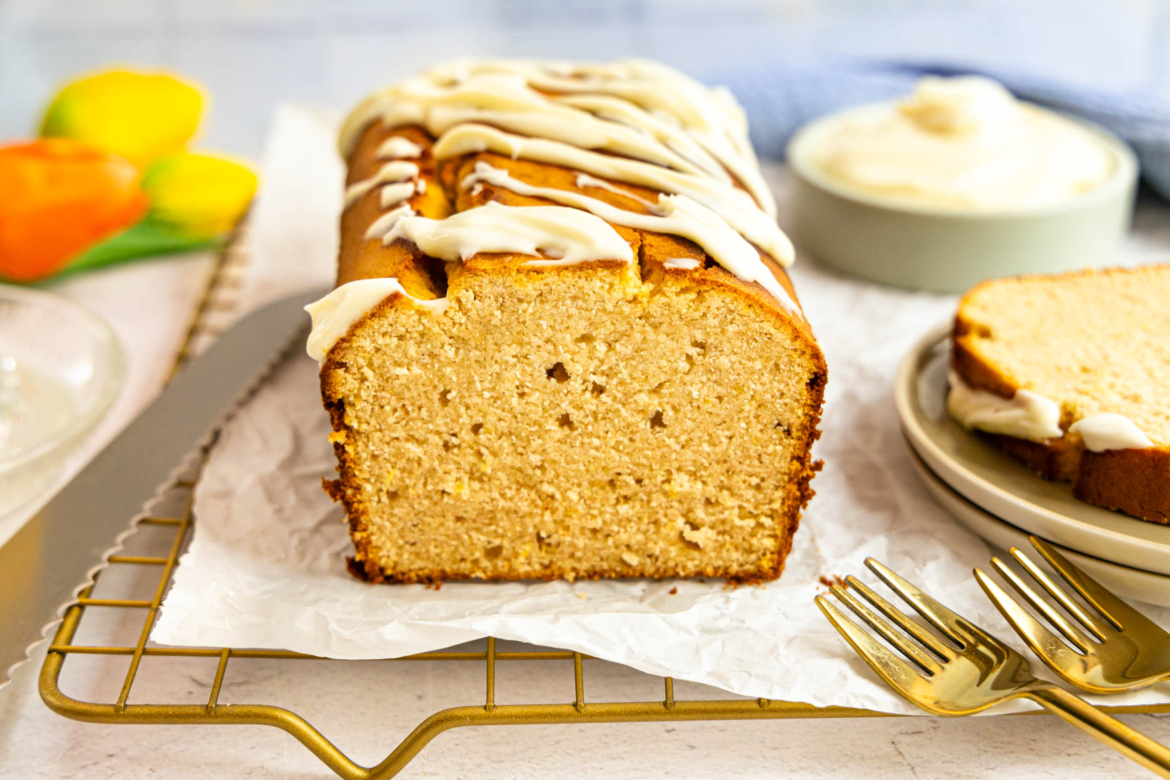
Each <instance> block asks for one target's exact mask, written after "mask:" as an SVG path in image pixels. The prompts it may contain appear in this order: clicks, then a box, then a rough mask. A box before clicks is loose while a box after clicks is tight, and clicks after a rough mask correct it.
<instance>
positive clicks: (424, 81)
mask: <svg viewBox="0 0 1170 780" xmlns="http://www.w3.org/2000/svg"><path fill="white" fill-rule="evenodd" d="M373 121H380V122H382V123H383V124H384V125H385V126H388V127H399V126H404V125H421V126H422V127H424V128H425V129H426V130H427V131H428V132H429V133H430V134H431V135H433V136H436V141H435V143H434V145H433V146H432V148H431V152H432V154H433V156H434V157H435V159H444V158H450V157H459V156H462V155H466V154H471V153H477V152H483V151H492V152H496V153H499V154H505V155H510V156H511V157H512V158H513V159H519V158H523V159H527V160H532V161H536V162H542V163H548V164H552V165H559V166H564V167H568V168H571V169H573V170H575V171H577V172H578V176H577V182H576V183H577V187H578V188H579V189H585V188H588V187H593V188H600V189H604V190H607V191H609V192H613V193H616V194H619V195H622V196H623V197H627V198H630V199H632V200H633V201H635V202H638V203H641V204H642V205H644V206H645V207H646V209H647V210H648V211H649V212H650V214H643V213H639V212H637V211H631V210H628V209H622V208H618V207H616V206H613V205H611V204H609V203H606V202H605V201H602V200H598V199H597V198H592V197H589V196H587V195H585V194H583V193H580V192H575V191H572V190H558V189H554V188H549V187H538V186H535V185H532V184H528V183H526V182H523V181H520V180H517V179H515V178H513V177H512V176H510V175H509V173H508V172H507V171H503V170H500V169H498V168H495V167H493V166H490V165H486V164H484V163H482V162H481V163H479V164H477V166H476V169H475V172H474V173H472V174H471V175H469V176H468V177H466V178H465V179H464V181H463V182H462V183H461V185H462V186H463V187H464V188H465V189H466V188H470V189H471V192H472V193H473V194H476V193H478V192H479V191H480V190H481V189H482V186H483V184H482V182H485V181H486V182H490V183H491V184H493V185H495V186H498V187H504V188H507V189H510V190H512V191H514V192H517V193H520V194H527V195H530V196H533V197H542V198H545V199H548V200H552V201H554V202H556V203H560V204H564V205H561V206H536V207H522V208H521V207H506V206H502V205H500V204H498V203H494V202H493V203H489V204H487V205H485V206H482V207H479V208H475V209H470V210H468V211H464V212H460V213H457V214H454V215H452V216H450V217H447V218H446V219H443V220H433V219H428V218H424V217H420V216H417V215H416V214H415V212H414V211H413V210H412V209H411V208H410V206H409V205H407V204H405V203H404V201H405V200H407V199H408V198H410V197H411V196H412V195H413V194H414V193H416V192H418V193H423V192H426V182H425V181H423V180H421V179H418V178H417V177H418V166H417V165H415V164H414V163H409V162H405V161H403V160H400V159H397V158H417V157H419V156H421V155H422V153H423V148H422V147H421V146H419V145H418V144H415V143H413V142H411V141H409V140H408V139H405V138H402V137H399V136H393V137H390V138H388V139H386V140H385V141H383V142H382V143H381V144H380V145H379V147H378V148H377V150H376V152H375V155H376V157H377V158H378V159H391V160H392V162H389V163H387V164H386V165H384V166H383V167H382V168H381V169H380V170H379V171H378V173H377V174H375V175H374V176H373V177H371V178H369V179H366V180H364V181H361V182H355V183H354V184H353V185H350V187H349V188H348V189H347V190H346V201H345V202H346V206H347V207H348V206H350V205H352V204H353V203H354V202H356V201H357V200H358V199H359V198H361V197H362V196H364V195H365V194H366V193H368V192H370V191H371V190H372V189H373V188H375V187H378V186H381V187H382V190H381V193H380V203H381V206H382V208H383V209H388V208H392V207H396V208H392V210H391V211H388V212H387V213H385V214H383V215H382V216H381V217H379V218H378V219H377V220H375V221H374V223H373V224H371V225H370V226H369V228H368V229H367V230H366V233H365V236H366V238H367V239H371V240H372V239H379V238H380V239H381V240H382V241H383V242H384V243H386V244H390V243H393V242H394V241H396V240H397V239H399V238H404V239H407V240H410V241H413V242H414V243H415V244H417V245H418V247H419V249H420V250H421V251H422V252H424V253H425V254H427V255H430V256H432V257H437V258H440V259H443V260H447V261H448V262H452V261H459V260H466V259H467V258H469V257H471V256H472V255H475V254H477V253H480V252H508V253H516V254H525V255H539V257H538V258H536V259H533V260H530V261H528V262H526V263H525V265H534V266H547V265H568V264H572V263H580V262H587V261H590V260H604V259H617V260H621V261H623V262H626V263H632V262H633V259H634V258H633V252H632V250H631V249H630V247H629V245H628V244H627V243H626V242H625V241H624V240H623V239H622V238H621V236H620V235H619V234H618V233H617V231H616V230H614V228H613V227H612V226H611V224H610V223H612V224H616V225H622V226H627V227H631V228H636V229H643V230H648V231H653V232H658V233H668V234H673V235H678V236H681V237H684V238H687V239H690V240H691V241H694V242H695V243H697V244H698V245H699V246H701V247H702V248H703V249H704V250H705V251H706V252H707V253H708V254H709V255H711V257H712V258H713V259H714V260H715V262H717V263H719V264H720V265H721V266H723V267H724V268H725V269H727V270H728V271H729V272H731V273H732V274H734V275H736V276H738V277H739V278H741V279H744V280H745V281H749V282H757V283H758V284H760V285H761V286H762V287H763V288H764V289H766V290H767V291H768V292H769V293H771V294H772V295H773V296H774V297H775V298H776V299H777V300H778V301H780V302H781V303H782V304H784V305H785V306H787V307H788V308H790V309H791V310H792V311H794V312H796V313H797V314H798V315H799V311H800V310H799V308H798V307H797V306H796V303H795V302H794V301H793V300H792V298H791V297H790V296H789V295H788V293H787V291H786V290H785V289H784V287H783V286H782V285H781V284H780V283H779V281H778V280H777V279H776V278H775V276H773V274H772V273H771V272H770V271H769V269H768V266H767V264H765V263H764V261H763V260H762V259H761V257H760V254H759V252H760V251H763V252H765V253H767V254H768V255H770V256H771V257H772V258H774V259H775V260H776V261H777V262H778V263H780V264H781V265H785V266H786V265H789V264H791V262H792V260H793V256H794V252H793V248H792V244H791V242H790V241H789V240H788V238H787V236H785V235H784V234H783V232H781V231H780V228H779V227H778V226H777V225H776V222H775V215H776V206H775V201H774V200H773V198H772V194H771V192H770V191H769V190H768V188H767V186H766V184H765V183H764V180H763V177H762V175H761V173H760V170H759V165H758V162H757V160H756V157H755V153H754V151H753V150H752V147H751V144H750V142H749V141H748V136H747V122H746V119H745V116H744V113H743V110H742V109H741V108H740V107H739V105H738V104H737V103H736V102H735V99H734V98H733V97H732V96H731V94H730V93H729V92H727V91H726V90H723V89H720V88H717V89H709V88H707V87H705V86H703V85H702V84H700V83H699V82H697V81H694V80H693V79H690V78H688V77H686V76H683V75H682V74H680V73H678V72H676V71H674V70H672V69H670V68H667V67H666V66H663V65H659V64H656V63H652V62H646V61H641V60H623V61H619V62H616V63H611V64H574V63H566V62H556V61H547V62H539V61H527V60H483V61H471V60H462V61H457V62H453V63H449V64H447V65H445V66H440V67H438V68H435V69H433V70H431V71H429V72H427V73H426V74H425V75H423V76H420V77H416V78H413V79H408V80H406V81H404V82H401V83H399V84H398V85H396V86H393V87H391V88H389V89H387V90H384V91H382V92H380V93H378V94H376V95H373V96H371V97H370V98H368V99H367V100H365V101H364V102H363V103H362V104H361V105H360V106H359V107H358V108H357V109H356V110H355V111H354V112H353V113H352V114H351V115H350V117H349V118H348V119H347V120H346V123H345V125H344V127H343V128H342V133H341V146H342V151H343V153H344V154H345V155H346V156H347V157H348V156H349V154H350V153H351V152H352V150H353V146H354V144H355V143H356V140H357V138H358V135H359V134H360V133H361V132H362V130H363V129H364V128H365V127H366V125H367V124H369V123H370V122H373ZM598 177H601V178H598ZM606 179H608V180H611V181H613V182H619V183H624V184H630V185H637V186H641V187H646V188H649V189H652V190H656V191H658V192H659V193H661V194H660V195H659V197H658V201H657V202H653V201H650V200H648V199H646V198H643V197H640V196H638V195H635V194H632V193H630V192H628V191H626V190H624V189H622V188H621V187H619V186H615V185H614V184H613V183H611V181H606ZM741 185H742V187H743V189H741V188H740V186H741ZM666 266H667V267H669V268H681V269H695V268H699V267H701V266H702V262H701V261H699V260H695V259H692V258H674V259H671V260H668V261H667V262H666ZM367 283H368V284H367ZM351 285H359V287H357V288H351ZM362 285H364V287H363V286H362ZM345 288H351V290H350V293H349V294H348V296H347V297H345V296H343V297H342V298H340V299H338V300H340V301H341V303H337V302H336V301H335V302H334V303H333V304H330V306H325V307H323V308H322V309H321V310H320V311H321V312H332V311H334V310H338V311H344V312H345V316H341V315H330V316H329V320H330V321H333V320H336V321H337V322H339V323H344V328H343V329H342V333H344V330H345V329H347V328H348V327H349V325H351V324H352V323H353V322H354V321H356V319H358V318H359V317H360V312H359V313H357V314H353V312H356V311H357V310H358V308H360V306H362V305H365V306H367V308H372V307H373V306H375V305H377V303H378V301H379V300H381V298H379V297H378V296H379V294H381V295H382V297H385V296H386V295H390V294H392V293H394V292H401V293H403V294H405V292H404V291H403V290H402V288H401V285H399V284H398V283H397V281H396V280H394V279H369V280H361V281H360V282H352V283H350V285H345V287H344V288H339V290H338V291H334V293H331V294H330V296H326V299H322V301H319V302H318V304H324V302H325V301H326V300H328V299H329V298H331V297H332V296H334V295H335V294H336V293H338V292H339V291H340V290H341V289H345ZM356 290H361V293H360V294H358V293H357V292H355V291H356ZM428 305H431V304H430V302H428ZM315 306H317V304H314V307H315ZM312 308H313V307H310V309H312ZM322 316H324V314H322ZM321 321H322V322H324V321H325V320H324V319H322V320H321ZM317 323H318V315H317V314H314V332H315V333H316V331H317ZM331 327H332V326H331ZM338 327H340V326H338ZM336 330H337V328H336V327H334V328H333V330H332V331H329V332H330V333H332V332H333V331H336ZM340 335H341V334H340V333H339V334H337V335H335V336H334V337H333V338H332V341H328V339H327V338H324V337H321V338H317V339H316V340H315V341H314V339H313V338H311V339H310V341H311V342H312V343H315V344H317V348H316V351H317V352H319V353H320V354H321V355H323V354H324V351H326V350H327V349H328V348H329V347H331V346H332V344H333V343H334V342H336V340H337V338H340ZM326 341H328V346H326V347H324V350H322V349H320V347H321V344H324V343H326ZM314 351H315V350H314V348H313V347H311V348H310V352H311V353H313V352H314ZM319 359H320V358H319Z"/></svg>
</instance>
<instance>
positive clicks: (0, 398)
mask: <svg viewBox="0 0 1170 780" xmlns="http://www.w3.org/2000/svg"><path fill="white" fill-rule="evenodd" d="M125 374H126V359H125V356H124V354H123V352H122V348H121V346H120V345H119V343H118V340H117V337H115V335H114V333H113V331H111V330H110V328H109V326H107V325H106V324H105V323H104V322H103V321H102V320H100V319H99V318H98V317H97V316H95V315H94V314H92V313H90V312H89V311H88V310H86V309H84V308H82V307H81V306H79V305H78V304H76V303H74V302H72V301H70V300H69V299H67V298H64V297H62V296H59V295H53V294H50V293H47V292H42V291H40V290H32V289H27V288H23V287H15V286H12V285H5V284H0V518H4V517H6V516H8V515H10V514H12V513H14V512H15V511H16V510H18V509H21V508H24V507H27V506H28V505H29V503H30V502H31V501H32V500H33V499H35V498H37V497H39V496H42V495H43V493H44V492H45V491H46V490H49V489H51V488H52V487H53V486H54V484H55V482H56V480H57V478H58V477H59V475H60V473H61V469H62V468H63V467H64V465H65V461H66V458H67V457H68V456H69V455H70V454H71V453H72V452H73V451H74V450H75V449H76V448H77V446H78V445H79V444H80V443H81V442H82V440H83V438H84V436H85V434H86V433H88V432H89V431H90V430H91V429H92V428H93V426H94V425H95V424H96V423H97V422H98V420H100V419H101V418H102V417H103V416H104V415H105V414H106V412H108V411H109V409H110V406H111V405H112V404H113V402H114V400H115V399H116V398H117V397H118V393H119V391H120V390H121V388H122V384H123V382H124V380H125Z"/></svg>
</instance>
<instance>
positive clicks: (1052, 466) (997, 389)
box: [952, 269, 1170, 525]
mask: <svg viewBox="0 0 1170 780" xmlns="http://www.w3.org/2000/svg"><path fill="white" fill-rule="evenodd" d="M1125 273H1131V271H1129V270H1128V269H1106V270H1087V271H1078V272H1074V273H1073V274H1066V275H1064V276H1065V277H1069V276H1077V275H1080V276H1091V275H1095V274H1105V275H1107V274H1125ZM1049 278H1061V277H1046V276H1042V275H1037V276H1024V277H1019V280H1020V281H1026V280H1036V279H1049ZM997 283H1003V282H1002V281H997V280H993V281H989V282H983V283H981V284H979V285H977V286H975V287H974V288H972V289H971V290H969V291H968V292H967V293H966V295H964V296H963V298H962V299H961V300H960V301H959V309H958V313H957V314H956V316H955V324H954V329H953V332H952V345H953V359H952V367H953V368H954V370H955V373H956V374H958V375H959V377H960V378H962V380H963V381H964V382H966V383H967V384H968V385H970V386H971V387H973V388H975V389H977V390H985V391H987V392H989V393H994V394H995V395H998V396H1001V397H1003V398H1011V397H1013V396H1014V395H1015V393H1016V391H1017V390H1018V389H1019V388H1018V387H1017V386H1016V385H1015V383H1014V382H1013V381H1012V380H1011V378H1010V377H1007V376H1005V375H1004V374H1003V373H1002V372H1001V371H1000V370H999V369H998V368H996V366H994V365H992V364H991V363H989V362H987V361H985V360H984V359H983V358H981V357H980V355H979V354H978V352H977V350H976V349H975V348H974V346H973V345H974V342H975V340H976V338H977V336H978V335H979V328H980V326H979V325H978V323H976V322H973V321H972V320H971V319H969V318H968V317H967V316H965V314H964V306H965V304H966V303H967V302H968V301H969V300H971V298H972V296H974V295H975V294H977V293H978V292H979V291H981V290H983V289H984V288H985V287H986V286H987V285H991V284H997ZM1071 422H1072V420H1071V419H1063V420H1061V427H1062V428H1064V429H1066V430H1067V429H1068V426H1069V424H1071ZM982 435H983V436H984V438H986V439H988V440H989V441H991V442H993V443H994V444H995V445H996V446H998V447H999V448H1000V449H1002V450H1003V451H1004V452H1005V453H1007V454H1008V455H1010V456H1011V457H1013V458H1015V459H1016V460H1018V461H1020V462H1021V463H1023V464H1024V465H1025V466H1027V467H1028V468H1029V469H1030V470H1031V471H1033V472H1035V473H1036V474H1038V475H1039V476H1041V477H1043V478H1044V479H1047V480H1051V481H1062V482H1071V483H1072V487H1073V495H1075V496H1076V497H1077V498H1079V499H1080V500H1082V501H1085V502H1087V503H1090V504H1095V505H1097V506H1101V507H1104V508H1106V509H1111V510H1114V511H1118V512H1123V513H1125V514H1127V515H1130V516H1132V517H1137V518H1140V519H1142V520H1147V521H1150V522H1154V523H1162V524H1167V525H1170V452H1168V451H1167V450H1165V449H1160V448H1149V449H1128V450H1109V451H1105V452H1091V451H1088V450H1086V449H1085V448H1084V445H1083V443H1082V442H1081V440H1080V437H1078V436H1076V435H1075V434H1067V433H1066V434H1065V436H1063V437H1061V438H1052V439H1047V440H1045V441H1044V442H1034V441H1028V440H1026V439H1019V438H1016V437H1013V436H1005V435H1002V434H987V433H983V434H982Z"/></svg>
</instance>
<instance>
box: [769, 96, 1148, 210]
mask: <svg viewBox="0 0 1170 780" xmlns="http://www.w3.org/2000/svg"><path fill="white" fill-rule="evenodd" d="M1021 102H1025V103H1027V104H1028V105H1030V106H1035V107H1037V108H1039V109H1041V110H1043V111H1047V112H1049V113H1051V114H1056V115H1057V116H1059V117H1062V118H1064V119H1067V120H1068V121H1070V122H1072V123H1074V124H1076V125H1078V126H1079V127H1081V128H1082V129H1084V130H1087V131H1088V132H1090V133H1092V134H1093V136H1095V137H1096V138H1097V139H1098V140H1100V141H1102V142H1103V143H1104V144H1105V145H1106V146H1107V147H1109V149H1110V150H1111V151H1112V152H1113V153H1114V154H1115V155H1116V157H1117V162H1118V164H1117V167H1116V168H1115V169H1114V171H1113V173H1112V175H1110V177H1109V178H1108V179H1106V180H1105V181H1104V182H1102V183H1101V184H1099V185H1098V186H1096V187H1094V188H1093V189H1091V190H1089V191H1088V192H1082V193H1079V194H1077V195H1074V196H1073V197H1071V198H1069V199H1068V200H1064V201H1060V202H1058V203H1052V204H1049V205H1045V206H1029V207H1024V208H1006V209H964V208H960V207H955V206H930V205H926V204H918V203H901V202H898V201H895V200H889V199H886V198H884V197H882V196H878V195H869V194H866V193H863V192H859V191H857V190H854V189H852V188H850V187H849V186H848V185H846V184H840V183H838V182H836V181H834V180H833V179H832V177H830V176H828V175H827V174H825V173H824V172H823V171H821V170H820V169H819V168H818V167H817V166H816V165H815V164H813V162H812V160H811V151H810V150H809V148H808V147H810V146H812V144H813V142H814V141H815V140H816V137H817V135H818V134H820V133H824V132H825V131H826V129H827V128H828V127H829V126H831V125H833V124H835V123H837V122H838V121H840V120H841V119H843V118H845V117H847V116H850V115H852V114H855V113H856V114H861V113H864V112H866V111H877V110H878V109H879V108H881V107H884V106H889V105H891V103H890V101H884V102H877V103H864V104H862V105H857V106H851V107H849V108H845V109H842V110H840V111H835V112H833V113H831V114H827V115H825V116H823V117H820V118H819V119H814V120H813V121H811V122H809V123H808V124H806V125H805V126H804V127H802V128H800V129H799V130H797V131H796V134H795V135H794V136H793V137H792V140H791V141H789V142H788V147H787V148H786V149H785V157H786V159H787V161H788V167H789V168H791V169H792V172H793V173H794V174H796V175H797V176H798V177H799V178H801V179H803V180H804V181H805V182H807V183H808V184H810V185H812V186H814V187H817V188H819V189H821V190H823V191H825V192H827V193H828V194H830V195H833V196H835V197H838V198H842V199H844V200H849V201H852V202H854V203H859V204H862V205H865V206H871V207H874V208H880V209H884V210H886V211H891V212H898V213H904V214H915V215H920V216H925V217H945V218H949V219H964V220H997V219H998V220H1015V219H1031V218H1035V217H1046V216H1051V215H1054V214H1062V213H1066V212H1070V211H1076V210H1078V209H1081V208H1085V207H1089V206H1092V205H1095V204H1096V203H1098V202H1100V201H1104V200H1108V199H1110V198H1114V197H1117V196H1118V195H1119V194H1122V193H1123V192H1125V191H1126V190H1127V189H1129V188H1131V187H1133V186H1135V185H1136V184H1137V180H1138V176H1139V173H1140V169H1139V166H1138V161H1137V155H1136V154H1134V151H1133V149H1131V148H1130V146H1129V144H1127V143H1126V142H1125V141H1124V140H1122V139H1121V138H1119V137H1118V136H1116V135H1114V134H1113V133H1111V132H1110V131H1108V130H1106V129H1105V128H1104V127H1101V126H1100V125H1098V124H1096V123H1094V122H1090V121H1089V120H1087V119H1085V118H1083V117H1079V116H1075V115H1072V114H1067V113H1065V112H1063V111H1054V110H1052V109H1051V108H1047V107H1045V106H1037V105H1036V104H1035V103H1029V102H1027V101H1021Z"/></svg>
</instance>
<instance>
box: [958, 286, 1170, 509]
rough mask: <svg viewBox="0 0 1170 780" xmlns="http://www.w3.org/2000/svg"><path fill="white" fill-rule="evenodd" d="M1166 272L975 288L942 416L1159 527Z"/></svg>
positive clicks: (964, 306) (1169, 421)
mask: <svg viewBox="0 0 1170 780" xmlns="http://www.w3.org/2000/svg"><path fill="white" fill-rule="evenodd" d="M1168 302H1170V265H1159V266H1148V267H1143V268H1134V269H1130V270H1126V269H1111V270H1107V271H1082V272H1075V273H1069V274H1063V275H1059V276H1029V277H1021V278H1013V279H1000V280H996V281H991V282H985V283H983V284H980V285H979V286H977V287H975V288H974V289H972V290H971V291H970V292H968V293H967V294H966V295H965V296H964V297H963V298H962V300H961V301H960V303H959V310H958V314H957V316H956V318H955V327H954V335H953V340H954V361H953V366H952V371H951V380H950V391H949V394H948V397H947V407H948V409H949V410H950V413H951V415H952V416H953V417H954V418H955V419H956V420H958V421H959V422H960V423H962V424H964V425H965V426H966V427H968V428H975V429H979V430H981V431H984V432H986V434H987V436H988V437H989V438H990V439H991V440H992V441H993V442H995V443H996V444H997V445H999V446H1000V447H1001V448H1003V450H1004V451H1005V452H1007V453H1008V454H1010V455H1011V456H1013V457H1015V458H1016V459H1018V460H1020V461H1022V462H1023V463H1024V464H1025V465H1027V466H1028V467H1029V468H1030V469H1032V470H1033V471H1035V472H1036V473H1037V474H1039V475H1040V476H1042V477H1044V478H1045V479H1050V480H1063V481H1068V482H1072V485H1073V492H1074V494H1075V495H1076V496H1077V498H1080V499H1081V500H1083V501H1087V502H1089V503H1091V504H1096V505H1098V506H1103V507H1106V508H1107V509H1113V510H1117V511H1120V512H1124V513H1126V514H1128V515H1132V516H1134V517H1138V518H1141V519H1143V520H1149V521H1151V522H1155V523H1170V304H1168Z"/></svg>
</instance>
